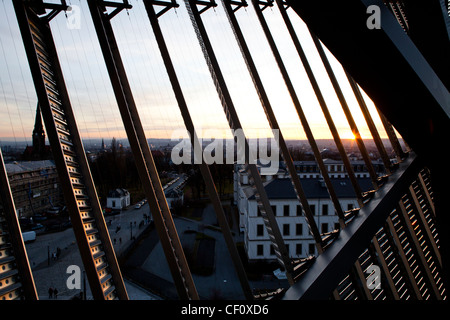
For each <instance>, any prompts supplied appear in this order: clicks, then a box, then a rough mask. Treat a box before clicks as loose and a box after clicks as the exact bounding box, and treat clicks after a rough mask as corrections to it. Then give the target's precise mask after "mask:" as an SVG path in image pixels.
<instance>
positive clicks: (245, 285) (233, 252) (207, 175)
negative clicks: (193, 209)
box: [144, 0, 254, 300]
mask: <svg viewBox="0 0 450 320" xmlns="http://www.w3.org/2000/svg"><path fill="white" fill-rule="evenodd" d="M144 4H145V8H146V10H147V14H148V17H149V20H150V23H151V25H152V29H153V32H154V34H155V38H156V41H157V43H158V46H159V50H160V52H161V56H162V59H163V61H164V65H165V67H166V71H167V74H168V76H169V79H170V83H171V84H172V89H173V91H174V93H175V97H176V99H177V103H178V107H179V109H180V112H181V116H182V117H183V121H184V123H185V126H186V129H187V131H188V132H189V135H190V139H191V145H192V147H193V149H194V150H201V148H202V147H201V145H200V141H199V140H198V137H197V134H196V132H195V127H194V123H193V121H192V117H191V115H190V113H189V109H188V106H187V103H186V100H185V98H184V95H183V91H182V89H181V85H180V83H179V81H178V77H177V74H176V71H175V68H174V65H173V63H172V59H171V58H170V53H169V50H168V48H167V45H166V42H165V40H164V35H163V33H162V30H161V27H160V25H159V22H158V17H159V16H161V12H166V11H167V10H166V9H167V8H169V9H170V8H171V7H175V6H174V4H173V3H171V2H169V3H167V2H163V1H154V0H147V1H144ZM154 5H159V6H163V7H164V8H163V9H162V10H161V11H159V12H158V13H156V12H155V8H154ZM198 167H199V168H200V172H201V174H202V177H203V180H204V182H205V184H206V189H207V191H208V194H209V197H210V199H211V202H212V204H213V207H214V210H215V212H216V216H217V221H218V222H219V226H220V229H221V230H222V233H223V236H224V239H225V243H226V244H227V247H228V251H229V253H230V257H231V260H232V262H233V265H234V267H235V270H236V274H237V276H238V279H239V282H240V284H241V287H242V290H243V292H244V295H245V297H246V299H247V300H253V299H254V297H253V293H252V290H251V288H250V285H249V282H248V279H247V275H246V273H245V270H244V266H243V265H242V261H241V259H240V257H239V253H238V251H237V248H236V245H235V243H234V240H233V235H232V233H231V230H230V227H229V225H228V222H227V219H226V215H225V212H224V210H223V207H222V203H221V200H220V197H219V195H218V193H217V190H216V187H215V184H214V180H213V178H212V175H211V171H210V169H209V166H208V165H207V164H206V163H205V162H204V160H203V159H201V163H200V164H199V165H198Z"/></svg>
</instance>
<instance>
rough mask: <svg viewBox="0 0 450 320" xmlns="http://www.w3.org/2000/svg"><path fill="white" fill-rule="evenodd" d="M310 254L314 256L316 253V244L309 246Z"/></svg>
mask: <svg viewBox="0 0 450 320" xmlns="http://www.w3.org/2000/svg"><path fill="white" fill-rule="evenodd" d="M308 249H309V254H314V253H315V252H316V245H315V244H314V243H310V244H309V246H308Z"/></svg>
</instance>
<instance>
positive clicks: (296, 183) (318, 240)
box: [222, 0, 323, 254]
mask: <svg viewBox="0 0 450 320" xmlns="http://www.w3.org/2000/svg"><path fill="white" fill-rule="evenodd" d="M222 3H223V5H224V8H225V12H226V14H227V17H228V21H229V23H230V26H231V28H232V30H233V33H234V35H235V37H236V41H237V43H238V45H239V48H240V49H241V53H242V56H243V58H244V61H245V63H246V65H247V68H248V71H249V73H250V76H251V78H252V80H253V84H254V86H255V89H256V92H257V93H258V96H259V99H260V101H261V106H262V107H263V109H264V112H265V114H266V117H267V120H268V122H269V125H270V127H271V128H272V130H276V131H278V132H279V135H278V143H279V145H280V150H281V156H282V157H283V159H284V162H285V164H286V166H287V169H288V172H289V175H290V176H291V182H292V186H293V188H294V190H295V192H296V195H297V198H298V200H299V201H300V203H301V205H302V211H303V212H304V215H305V218H306V221H307V223H308V226H309V229H310V232H311V234H312V236H313V239H314V241H315V244H316V248H317V251H318V253H319V254H320V253H322V252H323V244H322V237H321V235H320V232H319V228H318V227H317V224H316V221H315V219H314V215H313V213H312V211H311V208H310V207H309V204H308V199H306V196H305V192H304V190H303V187H302V184H301V182H300V177H299V176H298V174H297V171H296V170H295V166H294V163H293V161H292V157H291V155H290V152H289V149H288V147H287V144H286V141H285V140H284V137H283V134H282V132H281V130H280V126H279V125H278V121H277V119H276V117H275V114H274V112H273V109H272V106H271V104H270V101H269V98H268V96H267V93H266V91H265V88H264V85H263V83H262V80H261V78H260V76H259V73H258V70H257V68H256V65H255V63H254V61H253V58H252V55H251V53H250V50H249V48H248V46H247V43H246V42H245V38H244V35H243V34H242V31H241V28H240V26H239V23H238V21H237V19H236V16H235V14H234V10H233V8H232V4H231V3H230V2H229V1H228V0H222Z"/></svg>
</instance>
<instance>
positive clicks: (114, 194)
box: [108, 188, 130, 198]
mask: <svg viewBox="0 0 450 320" xmlns="http://www.w3.org/2000/svg"><path fill="white" fill-rule="evenodd" d="M129 194H130V193H129V192H128V190H126V189H123V188H117V189H114V190H110V191H109V192H108V198H121V197H125V196H127V195H129Z"/></svg>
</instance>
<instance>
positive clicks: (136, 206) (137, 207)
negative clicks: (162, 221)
mask: <svg viewBox="0 0 450 320" xmlns="http://www.w3.org/2000/svg"><path fill="white" fill-rule="evenodd" d="M141 207H142V205H141V203H136V205H135V206H134V208H135V209H140V208H141Z"/></svg>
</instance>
